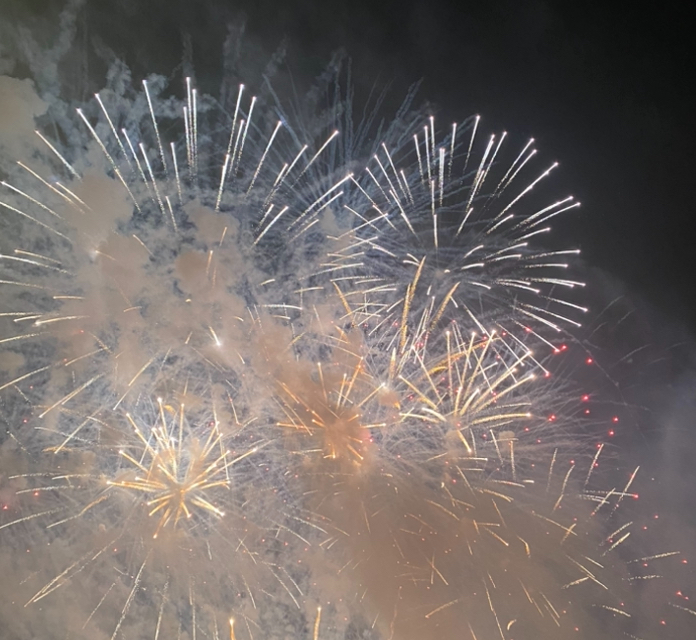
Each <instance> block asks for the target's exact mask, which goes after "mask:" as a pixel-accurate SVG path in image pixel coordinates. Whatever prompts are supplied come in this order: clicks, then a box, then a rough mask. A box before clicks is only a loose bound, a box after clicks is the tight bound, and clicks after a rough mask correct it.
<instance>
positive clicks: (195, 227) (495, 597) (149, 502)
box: [0, 65, 672, 640]
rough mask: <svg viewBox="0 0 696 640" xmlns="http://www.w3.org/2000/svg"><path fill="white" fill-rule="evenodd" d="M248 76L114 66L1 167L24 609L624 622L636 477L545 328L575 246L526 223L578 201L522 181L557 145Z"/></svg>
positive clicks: (177, 625)
mask: <svg viewBox="0 0 696 640" xmlns="http://www.w3.org/2000/svg"><path fill="white" fill-rule="evenodd" d="M329 76H331V78H329V80H327V79H324V84H325V85H327V83H328V84H329V85H330V84H332V83H333V81H334V80H335V79H336V77H337V76H336V75H332V74H329ZM265 95H266V96H270V100H269V101H268V102H266V101H264V100H263V99H262V98H263V96H257V97H255V96H252V95H250V91H249V89H248V88H247V87H246V86H245V85H239V86H238V88H237V89H236V91H235V93H234V94H233V95H232V97H231V99H230V101H229V103H227V104H225V105H222V106H220V105H219V104H218V103H217V102H216V101H215V100H213V99H212V98H210V97H209V96H206V95H203V94H201V93H199V92H198V91H197V89H196V86H195V83H194V82H193V80H191V79H190V78H186V79H185V81H184V84H183V93H182V97H181V98H177V97H171V96H170V97H167V96H166V95H165V82H164V81H163V80H162V79H161V78H157V77H151V78H148V79H146V80H145V81H143V83H142V87H138V88H137V89H136V88H134V87H133V86H131V84H130V76H129V74H128V73H127V72H126V71H125V70H124V69H123V67H122V66H121V65H116V66H115V67H114V69H113V70H112V74H111V84H110V88H109V89H108V90H104V91H100V92H99V93H98V94H96V95H95V97H94V99H93V100H92V101H90V102H89V103H88V104H85V105H81V106H80V107H79V108H78V109H77V111H76V112H75V113H74V114H71V113H70V112H71V110H70V109H67V108H65V107H66V105H63V104H58V106H57V108H56V109H55V113H54V114H53V115H52V117H53V121H52V123H51V125H52V126H50V127H49V126H48V119H47V118H41V117H39V118H38V121H39V124H38V129H37V130H36V132H35V133H34V134H33V135H35V136H36V137H35V139H34V143H35V145H34V146H33V147H32V148H31V152H30V153H28V154H26V155H25V157H23V158H22V159H20V160H19V162H17V163H16V164H14V165H13V166H12V168H11V170H10V171H8V176H7V177H6V179H5V180H4V181H3V182H2V187H3V190H4V193H3V196H2V198H0V207H1V208H2V212H3V217H2V224H3V231H4V233H3V236H2V240H1V244H0V248H1V249H2V252H1V253H0V267H1V268H2V274H1V275H0V287H2V293H3V303H2V304H3V307H2V310H1V311H0V313H1V315H0V321H2V333H0V348H2V350H3V351H2V361H1V364H2V366H1V367H0V370H1V371H2V376H3V377H2V378H1V379H0V393H2V399H3V411H4V419H5V421H6V422H7V424H8V430H7V436H6V437H5V438H4V439H3V441H2V443H1V445H0V446H1V449H0V452H1V453H2V458H0V460H2V462H3V470H2V476H0V480H2V482H3V484H2V485H1V486H0V496H2V498H3V500H4V504H5V506H6V507H7V509H5V510H4V512H3V515H2V520H0V534H1V535H2V536H3V540H4V542H3V544H4V545H5V544H6V548H8V549H11V550H19V549H22V548H26V550H27V557H26V559H23V560H22V561H21V562H20V561H14V559H13V561H12V562H10V563H9V564H8V566H9V567H10V569H8V576H9V578H8V579H9V580H10V582H11V583H12V584H13V585H18V587H17V589H18V591H17V594H15V595H14V596H13V599H12V601H11V604H10V608H11V609H12V610H13V611H15V609H14V607H15V606H16V605H17V604H19V605H25V604H26V612H29V613H26V614H24V613H22V615H20V616H16V615H15V616H13V617H14V619H15V620H16V621H17V627H16V629H13V630H12V632H13V633H15V635H17V636H18V637H25V636H27V635H31V634H33V635H40V633H39V632H38V631H37V629H38V630H40V629H42V628H44V627H45V626H46V625H47V624H52V625H54V626H57V627H60V628H61V629H65V633H67V634H72V635H73V636H74V637H95V634H100V635H101V636H103V637H107V638H112V640H116V638H120V637H124V638H125V637H128V638H130V637H132V638H154V639H155V640H158V639H159V638H163V637H170V636H171V637H173V636H174V635H175V634H178V635H177V637H190V638H195V637H198V636H202V637H212V638H216V639H217V638H223V637H225V636H227V635H229V637H231V638H235V637H236V638H241V637H244V638H246V637H247V636H248V637H254V634H259V635H262V636H263V634H264V633H267V632H268V629H269V628H270V629H273V628H274V627H275V625H276V623H275V622H274V621H271V622H269V619H268V618H269V616H270V617H271V618H272V616H271V614H269V613H268V612H269V611H271V610H278V611H281V612H283V611H286V609H285V607H288V609H292V608H294V610H295V611H296V613H295V614H294V615H296V616H299V617H296V618H295V619H296V620H300V621H301V623H302V621H304V623H306V621H307V620H311V619H313V620H314V623H313V625H312V624H311V623H309V626H311V627H312V631H310V635H311V634H313V637H314V639H315V640H317V638H318V635H319V631H320V627H321V614H320V613H318V614H316V615H315V613H314V612H315V611H316V609H315V606H316V604H317V601H321V602H322V603H326V604H327V605H328V604H329V602H328V601H330V603H331V609H330V610H331V611H336V610H337V609H336V608H337V607H339V606H341V607H346V610H347V612H348V613H350V614H353V613H356V612H357V614H356V615H362V616H365V618H368V619H370V621H371V623H370V624H371V626H372V628H373V629H374V630H375V633H379V634H381V635H382V636H384V637H389V638H402V639H405V640H408V638H411V637H414V638H415V637H419V638H441V637H444V638H449V637H460V636H461V635H462V634H464V637H467V634H469V636H470V637H471V638H472V640H477V639H479V638H500V639H501V640H511V639H513V638H514V639H518V638H529V639H531V638H538V637H540V635H543V634H545V635H549V636H551V637H569V636H571V635H573V634H574V633H575V629H576V628H577V629H580V630H581V631H583V632H584V633H585V634H586V636H587V637H597V636H598V635H599V634H600V633H602V632H603V633H614V630H615V629H619V628H620V629H621V630H622V631H625V632H626V633H627V634H629V636H630V635H631V634H632V637H637V631H636V629H637V625H638V623H636V622H634V617H633V616H634V612H635V608H633V609H631V608H630V607H629V606H628V605H627V604H626V603H627V601H628V600H630V599H631V596H632V594H633V591H634V589H633V585H634V583H635V582H637V581H639V580H649V579H652V578H653V577H654V576H653V575H652V574H650V573H642V574H641V573H639V572H638V571H637V570H635V571H634V569H637V568H638V565H639V564H640V563H633V564H630V563H629V564H626V562H625V561H623V557H622V552H623V550H624V549H625V548H626V545H625V542H626V540H627V539H628V534H629V528H630V523H629V524H619V525H614V522H613V519H614V514H616V513H617V511H618V509H619V507H620V506H621V505H622V504H623V503H624V502H625V499H626V498H628V497H630V496H632V493H631V483H632V482H633V477H634V476H631V478H630V480H629V481H628V482H627V483H624V484H623V485H621V486H617V487H615V488H613V489H611V490H608V491H599V490H596V489H594V488H593V487H595V486H596V484H595V480H596V475H597V473H596V472H595V468H596V465H597V464H598V459H599V455H600V452H601V451H602V450H603V448H602V446H601V445H600V447H599V449H598V450H596V451H592V450H589V448H588V447H586V446H585V443H584V442H582V441H581V440H580V439H579V438H578V434H579V433H581V432H582V429H581V428H579V427H578V423H577V422H576V421H572V420H569V419H567V418H568V415H569V413H570V411H567V410H566V408H567V406H568V404H569V402H570V400H569V399H570V398H571V397H573V398H576V397H578V396H579V394H578V393H576V390H575V389H574V388H573V385H572V383H571V382H570V381H568V380H565V379H563V378H562V379H561V380H560V381H558V380H557V378H556V377H555V376H550V371H551V369H553V368H554V367H552V366H550V365H549V364H548V362H549V356H548V355H546V354H548V353H549V350H548V348H550V351H551V352H552V353H553V352H557V351H559V349H558V348H557V347H555V346H554V343H553V342H552V339H553V336H555V335H557V334H558V333H559V332H561V331H562V330H564V329H569V328H572V327H574V326H576V325H577V324H578V323H577V320H576V319H575V316H574V314H575V312H582V311H584V309H583V307H582V306H581V305H580V304H578V303H577V302H576V301H575V300H573V299H572V298H570V297H568V296H566V295H565V293H563V292H568V291H572V290H575V289H577V288H578V287H580V286H581V282H579V281H578V280H575V279H573V278H568V277H566V276H565V275H563V274H564V273H565V270H566V268H567V266H568V265H567V262H566V257H567V254H572V253H575V252H574V251H566V250H560V251H558V250H552V249H546V248H544V247H542V246H540V245H535V242H536V241H537V240H538V239H539V238H540V237H542V236H543V235H544V234H546V233H548V231H549V226H548V225H549V221H550V220H551V219H552V218H554V217H555V216H557V215H559V214H561V213H563V212H565V211H567V210H569V209H573V208H574V207H575V206H577V204H576V203H575V202H574V201H573V200H572V198H566V199H561V200H557V201H554V202H552V203H546V204H543V203H542V204H540V203H539V202H538V201H537V200H536V198H535V197H534V195H535V194H536V192H537V191H538V189H539V187H540V185H541V184H543V181H544V179H545V178H546V177H547V176H548V175H549V173H550V172H551V170H552V169H553V168H554V167H555V165H554V166H552V167H550V168H548V167H543V168H541V169H539V168H537V169H533V168H532V165H533V162H534V159H535V155H536V152H535V150H534V149H533V143H532V142H530V143H529V144H527V145H526V146H524V147H523V149H522V151H521V152H519V153H517V154H513V156H512V161H511V162H505V161H503V158H504V155H505V153H504V152H505V149H504V147H505V140H506V138H507V136H505V135H503V136H501V137H499V138H495V137H491V138H488V139H487V140H485V141H484V142H483V143H482V144H481V143H480V142H479V133H478V132H479V129H480V126H479V125H480V121H479V119H478V118H474V119H470V120H468V121H466V122H465V123H464V124H460V125H454V126H453V127H452V129H451V130H450V131H449V132H448V133H447V134H445V135H443V134H441V133H440V132H439V131H438V130H437V129H436V127H435V121H434V119H433V118H430V119H427V120H426V121H425V124H424V125H423V124H422V122H421V121H419V122H421V123H420V124H418V125H417V126H415V125H414V122H415V120H416V119H417V117H418V115H419V114H418V113H417V112H416V111H413V110H410V102H411V100H412V97H413V96H412V95H409V96H408V98H407V100H406V101H405V106H404V107H403V108H402V110H401V111H400V112H399V114H398V117H397V118H395V120H394V122H393V123H392V125H389V126H387V127H384V128H380V127H374V126H373V124H374V122H373V119H371V118H368V119H367V122H366V123H365V124H363V125H360V126H359V127H357V128H355V127H353V125H352V122H351V117H350V114H351V105H350V99H349V98H350V91H348V98H347V99H343V97H342V95H341V93H340V91H338V92H337V93H336V94H335V95H334V96H333V97H332V98H331V99H330V100H328V102H329V106H328V109H326V110H322V109H320V110H319V111H320V113H319V115H318V116H317V119H316V123H315V124H314V125H312V126H310V125H308V124H307V123H308V122H309V119H308V118H307V117H302V116H301V114H300V112H301V111H302V109H299V108H298V109H293V108H288V107H286V106H284V105H283V104H282V101H280V100H278V98H277V96H275V94H274V92H273V90H272V89H269V90H267V91H266V92H265ZM319 102H320V100H318V99H317V96H316V92H315V94H312V95H310V97H309V100H308V103H309V105H310V108H311V105H314V106H316V105H317V104H318V103H319ZM49 131H50V132H51V133H50V134H49ZM373 134H374V135H375V139H376V140H377V142H375V143H368V139H369V138H370V136H371V135H373ZM479 146H480V147H481V148H480V149H479ZM3 164H5V159H3ZM559 291H560V292H562V293H559ZM540 345H546V347H547V350H546V351H544V350H543V349H542V350H539V349H537V347H538V346H540ZM153 399H155V400H153ZM554 412H555V413H554ZM551 413H554V415H556V414H557V415H559V416H560V417H561V419H559V420H549V419H548V416H549V414H551ZM584 464H586V466H585V467H583V466H582V465H584ZM10 467H11V468H10ZM581 468H582V469H583V470H582V472H581V471H580V469H581ZM6 469H7V470H6ZM604 514H606V515H607V520H608V522H609V525H607V526H608V529H607V528H606V527H605V525H604V524H603V523H602V521H600V519H599V518H598V517H595V516H601V515H604ZM5 541H6V543H5ZM653 555H654V558H643V559H642V560H651V561H652V559H663V558H665V559H668V558H670V557H672V555H671V554H653ZM327 594H328V595H327ZM20 601H21V602H20ZM49 602H53V603H54V604H53V605H52V606H49V604H48V603H49ZM339 602H340V603H342V604H341V605H338V604H337V603H339ZM44 607H45V608H44ZM22 611H23V612H24V611H25V610H24V609H23V610H22ZM319 611H320V612H321V609H320V610H319ZM597 612H599V613H597ZM232 615H233V616H234V617H235V619H237V620H240V619H241V620H242V621H243V626H242V625H239V624H237V626H236V627H235V624H234V623H233V622H231V621H230V616H232ZM288 615H289V614H288ZM602 616H605V617H606V619H605V617H602ZM336 617H338V615H337V616H336ZM624 623H625V624H624ZM240 627H241V629H242V630H241V631H240ZM607 629H609V630H610V631H606V630H607ZM617 632H618V631H617ZM61 633H63V632H62V631H61ZM97 637H99V636H97Z"/></svg>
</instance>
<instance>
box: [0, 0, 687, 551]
mask: <svg viewBox="0 0 696 640" xmlns="http://www.w3.org/2000/svg"><path fill="white" fill-rule="evenodd" d="M609 4H611V6H610V7H609V8H607V5H609ZM64 5H65V2H64V0H60V1H59V0H0V21H3V22H5V24H6V25H7V24H18V23H25V24H28V25H30V26H31V29H32V32H33V33H34V34H35V36H36V37H37V39H38V40H39V42H41V41H42V34H45V38H46V42H48V41H49V39H50V34H51V33H55V27H56V16H57V15H58V14H59V11H60V9H61V8H62V7H63V6H64ZM689 6H690V5H689V3H685V2H671V1H663V2H661V3H652V4H650V3H648V4H646V3H643V4H641V3H601V2H597V3H594V2H584V3H578V2H555V3H554V2H548V1H544V0H500V1H497V2H485V1H483V2H478V3H470V2H465V1H462V0H458V1H457V0H453V1H450V2H448V1H446V0H421V1H413V0H401V1H394V0H372V1H371V2H368V1H365V0H353V1H350V2H349V1H339V0H238V1H229V0H209V1H204V0H190V1H188V2H185V1H183V0H170V1H165V0H87V2H86V6H85V7H84V8H83V10H82V17H81V19H80V26H79V30H78V38H79V39H82V40H83V42H84V46H85V47H86V48H89V47H93V46H94V45H95V43H96V44H97V45H98V46H106V47H108V48H110V49H111V50H113V52H115V53H116V55H118V56H119V57H121V58H122V59H124V60H125V62H126V63H127V64H128V65H129V66H130V67H131V68H132V69H133V70H134V74H135V75H136V77H143V76H144V75H145V74H147V73H148V72H158V73H163V74H165V75H171V74H172V72H173V70H174V69H175V68H176V67H177V65H178V64H179V63H180V62H181V60H182V51H183V50H184V48H185V43H186V42H187V41H188V42H190V43H191V44H192V49H191V51H192V57H193V67H194V69H198V70H201V69H205V73H202V72H200V71H199V73H200V75H201V76H203V75H205V76H206V78H208V79H210V78H212V79H213V80H212V81H215V79H219V78H220V76H221V73H222V69H221V63H220V53H221V50H222V44H223V41H224V38H225V36H226V35H227V33H228V25H230V24H237V25H238V24H240V22H241V21H242V20H245V21H246V25H247V28H246V33H247V37H248V40H249V42H250V43H252V44H253V46H256V47H258V48H259V50H260V51H262V52H263V53H264V54H265V55H270V54H272V53H273V52H274V51H275V50H276V49H277V47H278V46H279V44H280V43H281V42H283V41H284V39H285V42H286V43H287V46H288V52H289V55H288V56H287V60H288V64H289V67H290V70H291V71H292V73H293V75H296V76H297V77H298V79H300V82H302V80H303V79H304V80H307V79H309V81H311V78H312V77H314V76H316V75H318V74H319V73H320V72H321V70H322V69H323V67H324V66H325V64H326V62H327V61H328V60H329V59H330V56H331V54H332V52H334V51H336V50H337V49H344V50H345V51H346V52H347V53H348V54H349V56H350V57H351V58H352V61H353V80H354V82H355V84H356V89H357V92H358V95H366V94H367V93H368V92H369V90H370V89H371V87H373V85H376V86H378V87H381V86H382V85H383V84H385V83H390V84H391V89H390V92H389V98H388V100H387V105H386V109H387V110H388V109H390V108H391V109H392V110H393V109H394V108H396V107H398V105H399V102H400V100H401V98H402V96H403V95H404V93H405V91H406V90H407V89H408V87H409V86H410V85H411V84H412V83H414V82H417V81H419V80H422V85H421V88H420V91H419V94H418V96H419V98H418V99H417V101H416V102H417V103H422V102H425V101H427V102H429V103H430V104H432V108H433V112H434V113H436V114H437V116H438V118H439V119H440V120H444V121H446V122H449V121H452V120H455V119H456V120H458V121H460V122H461V121H462V120H464V119H465V118H466V117H467V116H469V115H471V114H474V113H479V114H481V115H482V116H483V118H484V121H483V122H484V124H485V125H486V126H485V127H484V130H485V131H491V130H495V131H502V130H507V131H509V132H511V133H514V134H515V136H516V137H517V140H518V141H521V140H525V139H526V138H527V137H529V136H533V137H535V138H536V140H537V141H538V142H537V147H538V148H539V149H540V151H541V155H542V157H543V158H545V159H546V160H558V161H559V162H560V163H561V166H560V169H559V171H558V172H557V175H555V176H554V177H553V178H552V180H553V182H554V185H555V186H554V193H555V194H557V195H558V196H559V197H563V196H565V195H566V194H568V193H572V194H573V195H574V196H576V197H577V198H578V199H579V200H580V201H581V202H582V207H581V208H580V209H579V210H577V211H575V212H574V213H573V214H571V215H569V216H568V217H567V218H565V219H563V220H560V221H559V222H557V223H556V224H555V228H554V236H553V238H552V240H553V243H554V245H555V246H573V247H579V248H581V249H582V255H583V260H584V262H585V264H586V266H587V267H589V268H590V270H591V272H592V273H593V274H594V275H593V276H592V279H593V280H596V281H597V282H600V283H601V285H600V286H601V287H603V291H602V295H604V296H605V298H606V299H611V298H612V297H615V296H625V298H626V299H627V300H628V302H626V303H625V306H624V307H622V308H630V309H638V311H639V313H640V314H642V315H641V320H640V322H639V323H638V324H640V325H641V327H642V329H640V330H636V331H637V333H636V339H637V340H638V341H639V342H640V341H641V340H642V341H644V342H645V343H646V346H647V343H651V344H653V345H654V346H651V347H650V349H649V350H648V351H649V353H650V354H652V355H649V356H646V360H645V362H649V365H648V364H646V366H649V367H651V368H650V370H649V371H648V372H647V373H646V375H645V377H644V378H642V379H641V380H639V381H637V382H636V383H635V384H636V388H642V389H643V393H644V394H645V395H647V396H651V402H654V405H655V406H659V410H660V411H661V412H662V413H661V414H660V417H661V419H662V422H661V425H662V426H663V427H664V430H663V431H662V432H661V436H660V438H659V439H660V441H661V442H662V444H664V445H665V446H664V447H663V448H662V449H661V455H660V456H659V459H658V460H657V461H656V462H655V465H654V468H656V469H658V470H661V471H662V481H661V482H662V483H663V485H662V486H664V483H667V482H671V481H672V480H674V479H675V478H677V477H679V476H680V475H681V476H683V474H685V473H687V472H689V473H691V474H692V475H691V476H690V477H691V478H692V480H693V479H694V476H693V473H694V472H693V470H692V469H693V455H692V454H691V455H689V454H688V453H685V454H683V455H684V458H683V459H677V458H672V457H670V456H673V455H676V451H677V450H681V451H685V452H689V451H691V452H693V451H694V449H695V448H696V447H695V445H696V437H695V436H694V435H693V428H692V423H693V401H692V398H693V397H694V395H695V394H694V392H693V389H694V388H695V387H696V384H695V383H694V380H696V375H694V373H693V366H694V363H696V358H695V357H694V355H693V354H694V353H695V351H694V349H693V344H692V336H693V334H694V333H696V281H695V278H696V248H695V247H696V206H695V204H694V202H695V201H694V190H693V187H692V185H693V184H694V183H696V181H695V180H694V177H693V175H694V173H693V172H694V167H693V157H694V150H695V149H696V135H695V134H694V131H695V130H696V127H694V106H695V104H696V103H695V101H694V100H693V96H692V94H693V83H694V78H696V47H695V46H694V26H695V24H694V20H693V19H692V18H689V17H688V16H689V15H690V13H691V10H689V9H688V7H689ZM92 64H97V66H98V63H92ZM85 71H87V75H86V79H85V83H84V86H83V87H82V90H83V93H84V97H85V99H86V98H88V97H89V94H90V93H91V92H93V91H95V90H97V89H98V88H99V86H97V85H95V86H93V87H92V86H90V82H89V78H90V77H92V76H93V75H98V71H99V69H98V68H91V69H86V70H85ZM95 72H96V73H95ZM95 82H98V80H95ZM203 88H204V89H205V88H207V87H205V86H204V85H203ZM212 89H214V87H211V90H212ZM544 162H545V161H544ZM589 299H590V301H592V300H595V299H597V300H600V301H599V302H597V303H596V304H597V305H600V306H601V305H602V304H603V302H606V299H605V300H603V301H601V296H596V295H590V296H589ZM633 326H634V327H635V325H633ZM609 336H610V337H609V341H610V342H611V333H610V334H609ZM608 346H609V348H611V344H609V345H608ZM638 346H640V345H638ZM677 351H679V352H680V353H681V356H683V357H680V358H679V363H678V365H674V366H671V365H669V366H667V367H666V369H665V365H660V364H657V365H656V364H655V362H657V361H660V360H663V359H667V358H672V356H673V355H674V354H675V353H676V352H677ZM660 354H663V355H660ZM664 354H669V355H664ZM640 362H642V361H640ZM661 367H662V368H661ZM665 370H668V371H669V374H670V376H671V377H670V379H669V380H668V381H666V380H664V379H663V380H660V381H659V382H660V384H655V385H651V383H650V378H652V379H653V380H657V378H658V377H659V375H660V372H663V371H665ZM639 374H640V372H638V374H636V372H635V366H634V371H633V373H632V374H631V376H633V378H635V379H638V378H640V375H639ZM662 383H668V384H667V386H668V387H669V398H668V399H667V400H665V399H662V401H659V399H658V398H657V397H656V396H658V395H660V394H662V393H663V390H664V387H663V386H662ZM646 384H647V387H650V386H652V388H651V389H648V388H647V387H646V386H645V385H646ZM641 385H643V387H641ZM651 415H652V417H653V418H654V416H655V414H654V413H653V414H651ZM638 419H644V417H643V418H640V416H639V418H638ZM651 419H652V418H651ZM671 424H678V425H679V427H678V428H677V431H676V432H674V431H671V432H669V433H668V434H667V435H665V433H667V432H668V428H667V427H668V426H670V425H671ZM661 429H662V427H661ZM687 430H688V433H687ZM674 433H679V434H681V435H680V436H678V437H674V436H673V434H674ZM651 442H652V441H651V440H650V438H649V437H648V438H647V439H646V440H645V441H644V442H643V443H642V445H639V446H637V447H636V449H635V450H636V451H637V456H638V457H640V456H641V455H642V454H644V453H645V452H646V450H647V448H648V447H649V446H651ZM632 444H633V443H632ZM681 480H682V486H684V487H685V488H686V489H687V491H683V492H682V491H679V492H678V494H677V496H676V497H674V505H675V506H677V507H678V508H679V509H681V510H682V511H683V513H685V514H686V515H684V516H683V518H684V519H685V521H687V522H690V526H694V527H696V509H695V508H694V503H693V499H692V498H691V497H690V495H689V491H688V484H684V482H685V481H684V478H683V477H682V478H681ZM686 482H687V483H688V482H689V481H688V480H687V481H686ZM655 493H656V496H657V499H660V498H659V496H660V495H661V494H660V492H659V490H656V491H655ZM648 499H650V498H648ZM693 561H694V562H695V563H696V558H694V559H693Z"/></svg>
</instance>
